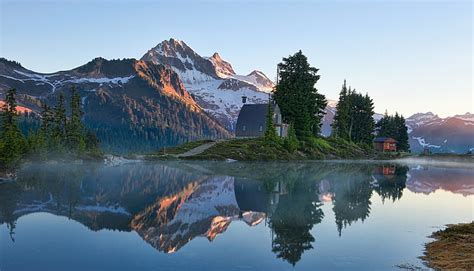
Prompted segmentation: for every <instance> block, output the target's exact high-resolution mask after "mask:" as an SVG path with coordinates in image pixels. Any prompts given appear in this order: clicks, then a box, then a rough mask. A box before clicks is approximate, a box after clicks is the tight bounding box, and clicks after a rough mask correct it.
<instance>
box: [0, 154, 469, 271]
mask: <svg viewBox="0 0 474 271" xmlns="http://www.w3.org/2000/svg"><path fill="white" fill-rule="evenodd" d="M473 193H474V169H473V168H462V167H438V166H432V165H418V164H416V163H415V164H404V165H402V164H393V163H388V162H387V163H373V162H358V163H350V162H300V163H290V162H286V163H284V162H278V163H243V162H232V163H226V162H182V161H181V162H134V163H128V164H123V165H120V166H104V165H99V164H82V165H80V164H78V165H75V164H52V163H49V164H31V165H25V166H24V167H23V168H22V169H21V170H20V171H19V173H18V179H17V181H16V182H10V183H3V184H0V244H1V245H0V246H1V247H0V270H2V271H7V270H315V269H318V270H394V269H395V270H396V269H399V267H397V266H405V267H413V268H415V267H420V268H423V269H426V267H424V265H423V263H422V261H421V260H419V259H418V257H419V256H421V255H422V254H423V249H424V244H425V243H426V242H429V241H430V240H431V239H430V238H429V237H428V236H429V235H430V234H431V233H432V232H433V231H436V230H438V229H441V228H443V226H444V225H445V224H449V223H460V222H470V221H472V220H473V218H474V211H473V208H474V207H473V206H474V196H473Z"/></svg>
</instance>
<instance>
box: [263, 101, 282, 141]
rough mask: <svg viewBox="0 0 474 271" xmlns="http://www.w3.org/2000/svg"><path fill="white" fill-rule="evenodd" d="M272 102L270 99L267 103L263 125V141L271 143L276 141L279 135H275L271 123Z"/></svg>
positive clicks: (273, 125)
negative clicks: (264, 123)
mask: <svg viewBox="0 0 474 271" xmlns="http://www.w3.org/2000/svg"><path fill="white" fill-rule="evenodd" d="M273 119H274V117H273V102H272V100H271V99H270V101H269V103H268V110H267V116H266V127H265V142H266V143H273V142H278V141H279V137H278V135H277V132H276V129H275V124H274V123H273Z"/></svg>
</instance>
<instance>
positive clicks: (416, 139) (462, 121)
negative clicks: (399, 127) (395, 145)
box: [406, 112, 474, 153]
mask: <svg viewBox="0 0 474 271" xmlns="http://www.w3.org/2000/svg"><path fill="white" fill-rule="evenodd" d="M406 123H407V127H408V132H409V138H410V148H411V150H412V151H415V152H420V151H422V150H423V149H424V148H429V149H430V150H431V151H432V152H455V153H466V152H467V151H469V150H471V151H472V150H474V117H473V114H470V113H466V114H464V115H456V116H454V117H447V118H440V117H439V116H438V115H435V114H433V113H431V112H428V113H418V114H414V115H413V116H411V117H409V118H407V119H406Z"/></svg>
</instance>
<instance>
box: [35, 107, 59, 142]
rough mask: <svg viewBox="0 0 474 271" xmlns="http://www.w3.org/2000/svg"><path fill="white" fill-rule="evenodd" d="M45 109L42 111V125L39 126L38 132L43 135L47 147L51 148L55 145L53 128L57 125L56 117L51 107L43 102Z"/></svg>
mask: <svg viewBox="0 0 474 271" xmlns="http://www.w3.org/2000/svg"><path fill="white" fill-rule="evenodd" d="M42 108H43V110H42V111H41V126H40V128H39V131H38V134H39V137H42V138H43V139H44V142H45V148H46V149H47V150H51V149H52V148H53V147H54V142H53V140H52V139H53V129H54V127H55V117H54V112H53V111H52V110H51V108H50V107H49V106H48V105H47V104H46V103H43V105H42Z"/></svg>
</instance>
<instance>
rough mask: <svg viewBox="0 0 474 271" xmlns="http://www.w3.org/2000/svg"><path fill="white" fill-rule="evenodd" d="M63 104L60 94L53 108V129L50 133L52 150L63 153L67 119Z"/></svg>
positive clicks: (62, 96)
mask: <svg viewBox="0 0 474 271" xmlns="http://www.w3.org/2000/svg"><path fill="white" fill-rule="evenodd" d="M64 103H65V101H64V94H63V93H62V92H61V93H59V96H58V99H57V102H56V106H55V107H54V127H53V131H52V140H53V146H54V147H53V148H54V149H55V150H56V151H60V152H61V151H63V149H64V147H65V146H64V145H65V141H66V125H67V117H66V107H65V105H64Z"/></svg>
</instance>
